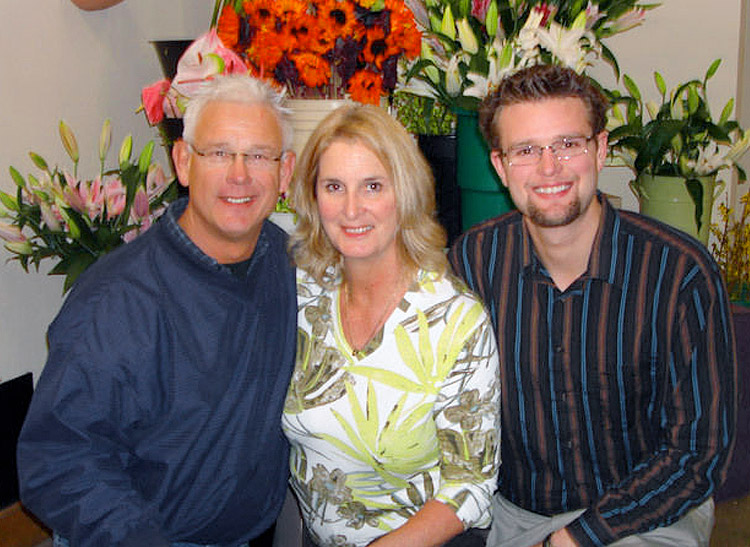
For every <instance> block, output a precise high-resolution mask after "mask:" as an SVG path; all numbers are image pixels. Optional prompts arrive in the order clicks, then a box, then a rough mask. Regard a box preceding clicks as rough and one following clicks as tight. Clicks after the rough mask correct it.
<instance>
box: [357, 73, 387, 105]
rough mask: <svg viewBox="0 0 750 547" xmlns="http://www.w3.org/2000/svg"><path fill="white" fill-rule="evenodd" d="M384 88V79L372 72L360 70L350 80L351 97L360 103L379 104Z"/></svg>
mask: <svg viewBox="0 0 750 547" xmlns="http://www.w3.org/2000/svg"><path fill="white" fill-rule="evenodd" d="M382 88H383V78H382V77H381V76H380V74H378V73H377V72H373V71H372V70H367V69H365V70H360V71H358V72H356V73H355V74H354V76H352V79H351V80H349V95H351V98H352V99H354V100H355V101H358V102H360V103H367V104H378V103H379V102H380V91H381V89H382Z"/></svg>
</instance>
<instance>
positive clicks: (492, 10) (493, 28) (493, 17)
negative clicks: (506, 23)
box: [484, 0, 500, 38]
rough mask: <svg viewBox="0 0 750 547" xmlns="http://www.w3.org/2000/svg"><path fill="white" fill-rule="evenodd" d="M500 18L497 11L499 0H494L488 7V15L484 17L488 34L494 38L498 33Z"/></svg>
mask: <svg viewBox="0 0 750 547" xmlns="http://www.w3.org/2000/svg"><path fill="white" fill-rule="evenodd" d="M499 23H500V20H499V18H498V13H497V1H496V0H492V2H490V5H489V7H488V8H487V15H486V16H485V18H484V26H485V28H486V29H487V35H488V36H489V37H490V38H494V37H495V35H496V34H497V27H498V26H499Z"/></svg>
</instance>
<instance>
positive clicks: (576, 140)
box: [500, 135, 595, 167]
mask: <svg viewBox="0 0 750 547" xmlns="http://www.w3.org/2000/svg"><path fill="white" fill-rule="evenodd" d="M594 136H595V135H591V136H590V137H563V138H562V139H558V140H556V141H554V142H553V143H550V144H548V145H547V146H540V145H538V144H521V145H518V146H511V147H510V148H508V150H500V153H501V154H502V155H503V156H504V157H505V159H506V160H507V161H508V165H509V166H516V167H523V166H526V165H536V164H537V163H539V161H540V160H541V159H542V154H543V153H544V151H545V150H549V151H550V152H551V153H552V155H553V156H554V157H555V158H557V159H558V161H567V160H569V159H570V158H574V157H576V156H580V155H582V154H587V153H588V151H589V150H588V145H589V141H590V140H591V139H593V138H594Z"/></svg>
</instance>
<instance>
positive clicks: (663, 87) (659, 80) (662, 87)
mask: <svg viewBox="0 0 750 547" xmlns="http://www.w3.org/2000/svg"><path fill="white" fill-rule="evenodd" d="M654 81H655V82H656V89H658V90H659V93H660V94H661V96H662V101H663V100H664V95H666V93H667V84H666V83H665V82H664V78H663V77H662V75H661V74H659V73H658V72H654Z"/></svg>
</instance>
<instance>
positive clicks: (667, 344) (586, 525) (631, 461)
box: [449, 200, 737, 545]
mask: <svg viewBox="0 0 750 547" xmlns="http://www.w3.org/2000/svg"><path fill="white" fill-rule="evenodd" d="M604 201H605V203H603V214H602V219H601V224H600V226H599V230H598V233H597V236H596V240H595V242H594V247H593V249H592V252H591V256H590V258H589V266H588V270H587V272H586V273H585V274H584V275H582V276H581V277H580V278H579V279H577V280H576V281H575V282H574V283H573V284H572V285H571V286H570V287H568V288H567V289H566V290H565V291H563V292H561V291H559V290H558V289H557V287H556V286H555V284H554V282H553V281H552V279H551V278H550V276H549V275H548V273H547V272H546V270H545V268H544V266H543V265H542V264H541V262H540V261H539V259H538V257H537V255H536V253H535V251H534V248H533V243H532V241H531V238H530V236H529V234H528V232H527V230H526V229H525V227H524V224H523V221H522V217H521V215H520V213H518V212H512V213H509V214H507V215H504V216H502V217H499V218H496V219H492V220H489V221H487V222H485V223H483V224H481V225H479V226H476V227H474V228H473V229H471V230H470V231H469V232H467V233H466V234H464V235H463V236H461V238H459V239H458V240H457V241H456V243H455V244H454V245H453V248H452V249H451V253H450V255H449V256H450V259H451V262H452V264H453V266H454V268H455V270H456V272H457V273H458V274H459V275H460V276H461V277H463V278H464V279H465V280H466V282H467V283H468V285H469V287H470V288H472V289H473V290H474V291H476V292H477V293H478V294H479V295H480V296H481V298H482V299H483V300H484V302H485V305H486V307H487V309H488V311H489V312H490V316H491V318H492V321H493V324H494V326H495V330H496V333H497V342H498V350H499V352H500V367H501V375H502V405H501V406H502V410H501V419H502V444H501V446H502V462H503V463H502V469H501V472H500V478H499V489H500V492H501V493H502V494H503V495H504V496H505V497H506V498H508V499H509V500H510V501H512V502H513V503H515V504H517V505H519V506H521V507H523V508H524V509H527V510H529V511H533V512H536V513H541V514H545V515H551V514H557V513H562V512H565V511H569V510H573V509H578V508H582V507H586V508H588V510H587V511H586V512H584V513H583V515H582V516H581V517H580V518H579V519H577V520H576V521H575V522H574V523H572V524H571V525H570V526H569V527H568V530H569V531H570V532H571V533H572V534H573V536H574V537H575V538H576V540H577V541H578V542H579V543H580V544H581V545H605V544H608V543H611V542H612V541H615V540H616V539H619V538H622V537H625V536H628V535H631V534H634V533H641V532H645V531H648V530H651V529H654V528H657V527H660V526H666V525H669V524H671V523H673V522H675V521H676V520H678V519H679V518H680V517H682V516H683V515H684V514H685V513H686V512H687V511H688V510H690V509H692V508H693V507H696V506H697V505H698V504H700V503H701V502H703V501H704V500H705V499H706V498H707V497H708V496H710V495H711V493H712V491H713V490H714V489H715V488H717V487H718V485H719V484H720V482H721V480H722V478H723V476H724V473H725V468H726V464H727V462H728V453H729V449H730V446H731V445H732V444H733V442H732V441H733V432H734V422H735V414H736V388H735V385H736V371H737V367H736V363H735V359H734V350H733V347H734V346H733V335H732V323H731V316H730V312H729V305H728V302H727V298H726V292H725V289H724V285H723V281H722V279H721V276H720V273H719V271H718V269H717V267H716V264H715V263H714V261H713V259H712V258H711V256H710V255H709V253H708V252H707V251H706V249H705V248H704V247H702V246H701V245H698V244H696V243H695V241H694V240H692V239H690V238H689V237H687V236H685V235H684V234H682V232H679V231H677V230H674V229H672V228H670V227H667V226H665V225H663V224H660V223H657V222H655V221H653V220H650V219H648V218H646V217H643V216H640V215H637V214H634V213H629V212H625V211H616V210H614V209H612V208H611V207H610V206H609V204H607V203H606V200H604Z"/></svg>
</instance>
